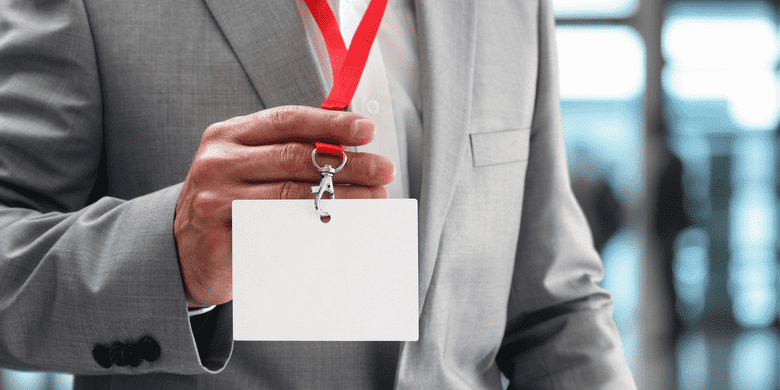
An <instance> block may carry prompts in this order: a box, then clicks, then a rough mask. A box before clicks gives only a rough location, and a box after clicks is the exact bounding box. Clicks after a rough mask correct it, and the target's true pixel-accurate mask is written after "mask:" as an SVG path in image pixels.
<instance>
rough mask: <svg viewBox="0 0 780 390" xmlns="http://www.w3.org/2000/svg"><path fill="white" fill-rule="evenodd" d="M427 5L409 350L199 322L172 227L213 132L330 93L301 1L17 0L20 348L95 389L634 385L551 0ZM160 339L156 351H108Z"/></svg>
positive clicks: (5, 22)
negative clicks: (587, 200)
mask: <svg viewBox="0 0 780 390" xmlns="http://www.w3.org/2000/svg"><path fill="white" fill-rule="evenodd" d="M478 3H479V4H478ZM415 7H416V14H417V29H418V33H419V46H420V61H421V64H420V66H421V74H422V76H421V84H422V85H421V86H420V87H421V90H422V97H423V102H424V103H423V104H424V107H423V122H424V142H425V145H424V149H425V155H424V162H423V167H424V174H423V179H422V193H421V199H420V221H419V226H420V236H419V242H420V250H419V258H420V263H419V293H420V296H419V310H420V322H419V325H420V339H419V341H417V342H405V343H402V344H400V345H396V346H393V345H390V344H376V343H263V342H255V343H233V342H232V337H231V331H230V326H231V325H230V324H231V306H230V304H226V305H223V306H221V307H218V308H217V309H216V310H215V311H214V312H213V313H211V314H210V315H209V316H207V318H206V319H205V320H198V321H196V322H194V323H193V324H192V328H191V324H190V321H189V320H188V317H187V312H186V303H185V297H184V290H183V287H182V280H181V277H180V270H179V265H178V258H177V253H176V245H175V240H174V236H173V229H172V224H173V218H174V209H175V205H176V200H177V197H178V193H179V190H180V188H181V186H180V184H178V183H181V182H182V181H183V180H184V178H185V177H186V175H187V172H188V168H189V163H190V161H191V159H192V156H193V155H194V152H195V151H196V150H197V147H198V144H199V140H200V137H201V134H202V132H203V130H204V129H205V128H206V127H207V126H208V125H209V124H211V123H214V122H217V121H221V120H225V119H228V118H230V117H233V116H237V115H245V114H248V113H252V112H255V111H258V110H262V109H265V108H268V107H274V106H279V105H285V104H302V105H310V106H318V105H319V103H320V102H321V101H322V99H323V98H324V87H323V84H324V83H323V77H322V74H320V72H319V70H318V68H317V67H316V66H314V64H315V62H314V61H315V59H314V58H315V57H314V55H313V50H312V48H311V47H310V46H309V44H308V42H307V40H306V38H305V33H304V30H303V27H302V24H301V20H300V18H299V15H298V12H297V10H296V9H295V5H294V2H293V1H258V0H164V1H163V0H135V1H107V0H83V1H77V0H71V1H68V0H60V1H55V0H52V1H45V2H42V1H37V2H36V1H14V0H0V365H2V366H6V367H11V368H17V369H32V370H54V371H64V372H71V373H75V374H77V375H79V376H78V377H77V379H76V387H87V388H96V387H104V388H219V389H227V388H361V387H365V388H378V387H380V386H381V385H388V384H390V385H392V384H393V380H395V387H396V388H398V389H409V388H421V389H434V388H440V389H460V388H463V389H471V388H479V389H488V388H490V389H496V388H500V386H501V380H500V375H501V374H500V372H503V374H504V375H506V377H508V378H509V379H510V380H511V381H512V384H511V386H513V387H514V388H540V389H548V388H549V389H564V388H565V389H575V388H576V389H585V388H604V389H606V388H609V389H629V388H633V386H634V385H633V380H632V378H631V374H630V372H629V371H628V369H627V366H626V363H625V361H624V357H623V353H622V348H621V345H620V339H619V337H618V335H617V332H616V330H615V326H614V323H613V321H612V318H611V312H612V301H611V298H610V295H609V294H608V293H607V292H606V291H605V290H603V289H601V288H600V287H598V286H597V283H598V281H599V280H600V278H601V277H602V268H601V264H600V261H599V258H598V255H597V253H596V252H595V250H594V249H593V246H592V242H591V239H590V236H589V231H588V228H587V226H586V222H585V220H584V218H583V216H582V213H581V212H580V210H579V208H578V206H577V204H576V202H575V200H574V197H573V196H572V193H571V190H570V188H569V182H568V177H567V171H566V161H565V154H564V146H563V137H562V131H561V119H560V108H559V102H558V84H557V75H556V73H557V63H556V53H555V45H554V19H553V15H552V7H551V5H550V2H549V1H542V2H541V3H540V2H539V1H532V0H522V1H520V0H518V1H509V0H495V1H493V0H491V1H483V2H477V1H475V0H448V1H421V0H418V1H416V4H415ZM144 334H146V335H149V336H152V337H154V338H155V339H156V340H157V341H158V342H159V344H160V346H161V350H162V353H161V356H160V358H159V359H158V360H156V361H154V362H152V363H149V362H145V363H143V364H141V365H140V366H139V367H137V368H131V367H116V366H113V367H111V368H109V369H105V368H103V367H101V366H99V365H98V364H97V363H96V362H95V360H93V358H92V356H91V351H92V348H93V347H94V346H95V345H96V344H100V343H103V344H110V343H112V342H115V341H125V340H133V339H137V338H138V337H140V336H142V335H144ZM383 350H385V351H387V350H389V351H390V352H389V353H387V354H386V356H384V357H383V355H382V354H381V352H382V351H383ZM377 351H378V352H377ZM231 353H232V358H230V361H229V362H228V359H229V357H230V355H231ZM377 353H379V354H377ZM383 365H384V366H383ZM366 367H368V368H370V367H380V368H376V369H374V368H372V369H373V370H374V371H371V372H367V371H366V370H365V369H364V368H366ZM369 371H370V370H369ZM214 372H218V374H214ZM122 374H135V375H122Z"/></svg>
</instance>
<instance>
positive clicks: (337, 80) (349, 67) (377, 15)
mask: <svg viewBox="0 0 780 390" xmlns="http://www.w3.org/2000/svg"><path fill="white" fill-rule="evenodd" d="M304 1H305V2H306V5H307V6H308V7H309V11H310V12H311V14H312V16H314V20H315V21H316V22H317V26H318V27H319V28H320V32H321V33H322V37H323V39H324V40H325V46H326V47H327V49H328V57H330V67H331V69H332V70H333V89H331V90H330V94H329V95H328V98H327V99H325V101H324V102H322V105H321V107H322V108H324V109H326V110H343V109H345V108H347V106H349V102H350V101H352V96H353V95H354V94H355V90H356V89H357V86H358V83H359V82H360V76H361V75H362V74H363V69H364V68H365V67H366V61H368V53H369V52H370V51H371V45H372V44H373V43H374V38H375V37H376V33H377V31H379V24H380V23H381V22H382V15H384V13H385V7H386V6H387V0H371V2H370V3H369V4H368V9H367V10H366V13H365V14H364V15H363V19H361V20H360V24H358V27H357V30H356V31H355V35H354V36H353V37H352V43H350V45H349V50H347V48H346V46H345V45H344V38H343V37H342V36H341V32H340V31H339V25H338V23H336V17H335V16H334V15H333V11H331V9H330V6H329V5H328V2H327V0H304ZM342 1H344V0H342ZM317 151H319V152H322V153H330V154H343V153H344V152H343V149H342V148H341V147H339V146H335V145H329V144H325V143H321V142H317Z"/></svg>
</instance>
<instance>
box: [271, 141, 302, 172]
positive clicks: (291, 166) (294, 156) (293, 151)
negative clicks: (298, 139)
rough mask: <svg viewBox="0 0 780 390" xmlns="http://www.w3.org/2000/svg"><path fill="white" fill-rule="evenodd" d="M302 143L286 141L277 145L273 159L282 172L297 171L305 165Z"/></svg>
mask: <svg viewBox="0 0 780 390" xmlns="http://www.w3.org/2000/svg"><path fill="white" fill-rule="evenodd" d="M303 149H304V148H303V145H300V144H295V143H286V144H282V145H279V147H278V149H277V153H278V155H277V157H276V159H275V160H274V161H276V162H277V164H279V169H280V170H281V171H282V172H287V173H293V172H298V171H300V170H301V169H303V167H305V166H306V156H305V152H304V150H303Z"/></svg>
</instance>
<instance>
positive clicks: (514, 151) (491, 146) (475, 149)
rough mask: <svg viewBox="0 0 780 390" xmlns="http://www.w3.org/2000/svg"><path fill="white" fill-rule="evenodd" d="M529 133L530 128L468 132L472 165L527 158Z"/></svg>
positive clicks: (478, 165) (501, 162)
mask: <svg viewBox="0 0 780 390" xmlns="http://www.w3.org/2000/svg"><path fill="white" fill-rule="evenodd" d="M530 135H531V129H530V128H528V129H509V130H500V131H490V132H484V133H472V134H469V137H470V138H471V152H472V154H473V156H474V166H475V167H480V166H484V165H496V164H505V163H510V162H518V161H526V160H528V137H529V136H530Z"/></svg>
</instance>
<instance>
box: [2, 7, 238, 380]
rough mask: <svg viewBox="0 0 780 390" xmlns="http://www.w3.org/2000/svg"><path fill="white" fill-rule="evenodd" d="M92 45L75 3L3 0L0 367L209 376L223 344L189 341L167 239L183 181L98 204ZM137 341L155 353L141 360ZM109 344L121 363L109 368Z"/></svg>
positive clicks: (221, 360)
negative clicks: (151, 342)
mask: <svg viewBox="0 0 780 390" xmlns="http://www.w3.org/2000/svg"><path fill="white" fill-rule="evenodd" d="M94 50H95V49H94V46H93V42H92V37H91V33H90V27H89V22H88V17H87V14H86V11H85V9H84V6H83V4H81V3H80V2H78V1H67V0H60V1H24V0H0V366H5V367H9V368H14V369H22V370H49V371H61V372H69V373H75V374H109V373H128V374H129V373H146V372H151V371H155V372H161V371H164V372H175V373H180V374H195V373H203V372H208V371H209V370H212V371H215V370H216V371H218V370H220V369H221V368H222V367H223V366H224V364H225V362H226V360H227V357H228V355H229V353H230V340H229V337H228V338H227V339H228V340H227V341H226V342H224V343H222V344H220V345H216V346H215V345H211V344H209V343H208V342H203V341H202V340H201V342H197V341H196V337H194V335H193V332H192V330H191V327H190V321H189V319H188V316H187V309H186V300H185V296H184V289H183V283H182V279H181V272H180V269H179V262H178V255H177V253H176V242H175V238H174V235H173V219H174V211H175V206H176V201H177V198H178V194H179V191H180V189H181V186H180V185H176V186H172V187H169V188H164V189H160V190H159V191H157V192H154V193H151V194H148V195H146V196H142V197H139V198H136V199H132V200H120V199H116V198H110V197H101V196H99V195H100V192H99V188H100V184H99V183H100V181H99V180H98V179H97V177H98V171H99V167H100V166H101V155H102V149H103V148H102V145H103V137H102V131H103V130H102V129H103V126H102V110H101V98H100V95H101V91H100V77H99V67H98V64H97V63H96V56H95V51H94ZM91 194H92V195H91ZM96 195H97V196H96ZM221 312H222V308H218V309H216V310H215V312H214V313H213V314H212V315H211V317H212V318H219V317H220V313H221ZM206 328H209V329H212V330H213V328H214V326H207V327H206ZM144 337H147V338H148V339H152V340H154V342H155V343H156V344H157V346H158V347H159V356H155V355H154V354H151V355H150V354H144V352H143V351H146V352H149V348H147V349H144V348H142V345H141V343H140V341H141V340H144ZM148 339H147V341H148ZM205 339H209V337H206V338H205ZM117 345H119V346H120V347H121V348H119V349H118V350H117V349H116V348H115V351H114V352H117V351H119V355H115V357H116V356H120V357H122V358H123V359H125V360H124V361H125V363H126V364H124V365H122V364H110V365H109V364H108V363H110V361H107V360H106V359H107V358H108V357H109V355H107V353H108V351H109V350H110V349H111V348H112V347H113V346H117ZM128 345H129V346H133V348H129V349H128V348H125V347H124V346H128ZM144 345H145V346H147V347H148V344H144ZM101 346H102V347H105V349H103V350H101V349H100V348H96V347H101ZM199 347H203V351H204V354H202V355H199V353H198V350H199ZM151 349H152V350H153V348H151ZM96 351H97V352H98V353H96ZM133 353H135V354H139V353H141V356H145V357H146V360H144V359H141V360H140V361H138V360H137V359H136V358H137V356H135V355H133ZM134 360H135V361H136V362H137V363H139V364H138V365H137V366H136V367H132V365H133V364H132V363H133V361H134ZM101 362H102V363H103V364H104V365H109V367H108V368H106V367H104V366H101V364H100V363H101ZM128 362H129V364H128Z"/></svg>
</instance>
